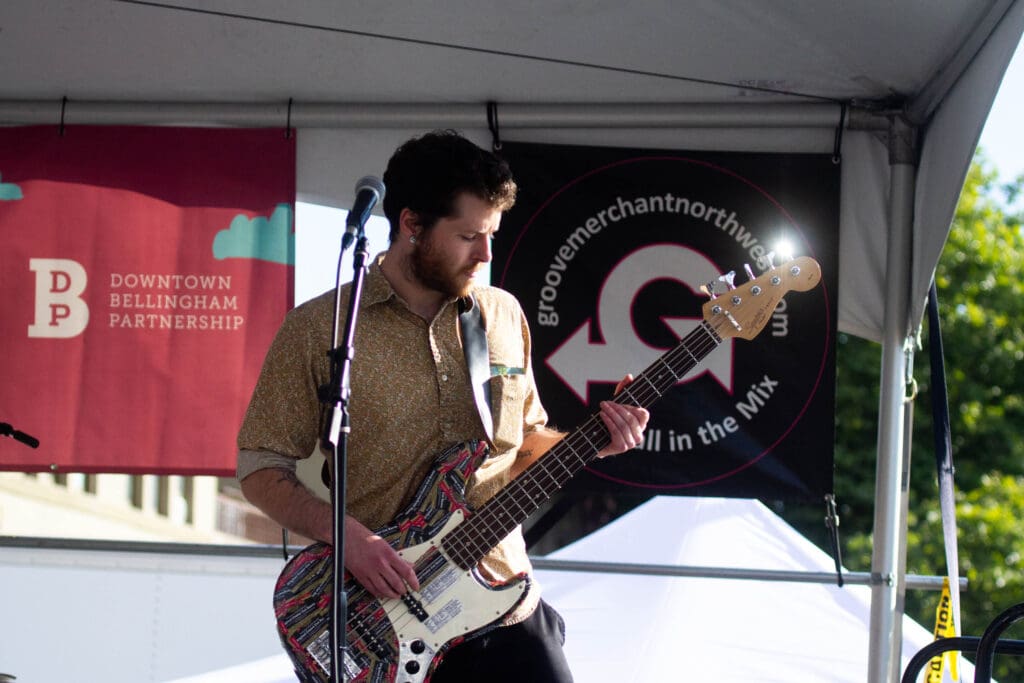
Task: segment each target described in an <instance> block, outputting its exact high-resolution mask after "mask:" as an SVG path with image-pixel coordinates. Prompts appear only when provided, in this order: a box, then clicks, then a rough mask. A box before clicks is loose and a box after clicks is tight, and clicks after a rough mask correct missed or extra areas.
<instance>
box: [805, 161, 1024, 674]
mask: <svg viewBox="0 0 1024 683" xmlns="http://www.w3.org/2000/svg"><path fill="white" fill-rule="evenodd" d="M1022 181H1024V177H1022V178H1017V179H1016V181H1014V182H1011V183H1009V184H1007V185H1003V186H999V185H998V184H997V177H996V174H995V173H994V172H993V171H992V170H991V169H990V168H988V166H987V165H986V162H985V159H984V157H982V156H980V155H979V156H978V157H976V159H975V162H974V163H973V164H972V165H971V168H970V171H969V173H968V176H967V179H966V182H965V184H964V188H963V191H962V193H961V197H960V202H959V204H958V207H957V211H956V216H955V218H954V221H953V225H952V229H951V232H950V235H949V239H948V241H947V243H946V246H945V248H944V250H943V253H942V257H941V260H940V262H939V264H938V267H937V269H936V274H935V282H936V288H937V290H938V300H939V316H940V319H941V325H942V329H941V335H942V342H943V346H944V350H945V368H946V374H947V377H946V384H947V391H948V394H949V411H950V431H951V439H952V444H953V459H954V464H955V467H956V476H955V485H956V489H957V521H958V528H959V557H960V572H961V575H962V576H966V577H967V578H968V581H969V588H968V590H967V591H966V592H964V593H963V595H962V605H961V614H962V624H963V632H964V634H966V635H981V633H982V631H983V630H984V628H985V627H986V626H987V625H988V623H989V622H990V621H991V620H992V618H994V617H995V616H996V615H997V614H998V613H999V612H1001V611H1002V610H1003V609H1005V608H1007V607H1009V606H1011V605H1014V604H1017V603H1020V602H1024V564H1022V559H1021V558H1022V557H1024V523H1022V521H1021V520H1022V519H1024V438H1022V432H1024V371H1019V370H1018V368H1017V366H1018V364H1019V363H1020V362H1021V361H1022V360H1024V238H1022V233H1021V216H1020V214H1019V213H1013V212H1012V211H1011V210H1010V208H1008V207H1011V206H1012V203H1013V201H1014V200H1015V199H1016V198H1018V197H1019V196H1020V192H1021V188H1022V186H1024V184H1022ZM929 332H931V331H929V330H927V325H926V326H925V330H924V344H926V345H927V343H928V338H927V335H928V333H929ZM838 343H839V346H838V350H837V394H836V456H835V463H836V475H835V480H836V494H837V498H838V500H839V502H840V505H841V507H840V512H841V516H842V529H843V536H842V538H841V540H842V541H843V549H844V552H843V554H844V562H845V564H846V565H847V566H848V567H849V568H851V569H854V570H858V571H866V570H868V569H869V567H870V557H871V538H870V533H871V526H872V524H873V516H874V493H875V492H874V484H875V448H876V441H877V418H878V371H879V368H880V363H881V349H880V347H879V346H878V345H877V344H874V343H871V342H867V341H865V340H863V339H857V338H853V337H848V336H844V335H840V337H839V339H838ZM928 363H929V361H928V354H927V350H926V349H925V350H923V351H918V352H917V353H916V354H915V362H914V368H915V370H914V375H915V377H916V379H917V381H918V384H919V390H920V391H919V395H918V397H917V399H916V401H915V405H914V413H915V414H914V432H913V458H912V467H911V484H910V513H909V520H908V523H909V531H908V543H907V570H908V572H910V573H918V574H944V573H945V570H946V560H945V549H944V547H943V540H942V539H943V536H942V527H941V520H940V514H939V504H938V493H937V486H936V475H935V469H936V468H935V455H934V454H935V445H934V437H933V433H932V418H931V396H930V394H931V386H930V382H931V377H930V372H929V367H928ZM819 535H820V534H819ZM937 602H938V595H937V594H935V593H922V592H919V591H911V592H908V595H907V614H909V615H910V616H912V617H914V618H915V619H917V620H918V621H920V622H921V623H922V624H925V625H926V626H928V627H930V626H931V625H932V623H933V622H934V614H935V606H936V604H937ZM1004 660H1008V661H1004ZM1022 673H1024V665H1022V663H1021V662H1020V660H1019V658H999V659H997V667H996V677H997V678H1000V679H1001V680H1024V676H1022Z"/></svg>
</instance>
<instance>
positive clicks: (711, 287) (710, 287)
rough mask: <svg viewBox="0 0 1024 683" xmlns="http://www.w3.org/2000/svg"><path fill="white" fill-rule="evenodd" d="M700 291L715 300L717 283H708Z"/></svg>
mask: <svg viewBox="0 0 1024 683" xmlns="http://www.w3.org/2000/svg"><path fill="white" fill-rule="evenodd" d="M700 291H702V292H704V293H705V294H707V295H708V298H709V299H714V298H715V283H714V281H711V282H708V283H707V284H703V285H701V286H700Z"/></svg>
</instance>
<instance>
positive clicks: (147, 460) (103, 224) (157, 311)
mask: <svg viewBox="0 0 1024 683" xmlns="http://www.w3.org/2000/svg"><path fill="white" fill-rule="evenodd" d="M294 201H295V138H294V136H293V135H286V134H285V131H283V130H281V129H277V130H221V129H218V130H213V129H199V128H170V127H167V128H163V127H161V128H145V127H88V126H69V127H67V128H65V129H63V130H61V129H59V128H58V127H57V126H47V127H43V126H40V127H23V128H7V129H0V232H2V234H3V241H4V249H3V251H2V252H0V288H2V291H3V294H4V297H3V315H2V316H0V338H2V340H3V356H4V371H3V372H4V381H3V382H2V383H0V421H3V422H6V423H9V424H11V425H13V427H14V428H16V429H19V430H21V431H23V432H26V433H28V434H31V435H32V436H35V437H37V438H38V439H39V441H40V446H39V448H38V449H34V450H33V449H29V448H26V447H24V446H23V445H22V444H19V443H16V442H14V441H13V440H10V439H4V440H0V441H2V443H0V469H8V470H25V471H38V470H51V469H52V470H55V471H58V472H60V471H79V472H126V473H177V474H211V475H226V476H227V475H232V474H233V472H234V460H235V435H236V433H237V429H238V425H239V423H240V421H241V417H242V415H243V413H244V410H245V406H246V403H247V401H248V395H249V392H250V391H251V389H252V386H253V384H254V383H255V380H256V376H257V374H258V372H259V368H260V365H261V363H262V360H263V355H264V353H265V352H266V349H267V347H268V346H269V345H270V341H271V339H272V338H273V334H274V332H275V331H276V328H277V325H278V324H279V323H280V321H281V319H282V317H283V316H284V313H285V312H286V311H287V309H288V308H289V306H290V305H291V301H292V289H293V284H292V283H293V275H294V231H293V215H294Z"/></svg>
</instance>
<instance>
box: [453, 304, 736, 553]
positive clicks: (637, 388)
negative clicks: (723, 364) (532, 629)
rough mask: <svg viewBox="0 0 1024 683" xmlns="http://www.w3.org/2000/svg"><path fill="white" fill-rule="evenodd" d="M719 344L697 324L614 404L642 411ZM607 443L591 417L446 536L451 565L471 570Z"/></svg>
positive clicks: (604, 431) (597, 419) (600, 424)
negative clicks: (630, 406)
mask: <svg viewBox="0 0 1024 683" xmlns="http://www.w3.org/2000/svg"><path fill="white" fill-rule="evenodd" d="M719 343H721V339H720V338H718V336H717V335H716V334H715V333H714V330H713V329H712V328H711V327H710V326H708V325H707V323H704V324H702V325H700V326H698V327H697V328H695V329H694V330H693V331H692V332H690V333H689V334H688V335H686V336H685V337H684V338H683V339H682V340H680V343H679V344H678V345H677V346H676V347H675V348H674V349H672V350H671V351H669V352H668V353H666V354H665V355H664V356H662V357H661V358H658V359H657V360H656V361H655V362H654V363H653V364H652V365H651V366H650V367H649V368H648V369H647V370H645V371H644V372H642V373H640V375H638V376H637V378H636V379H635V380H634V381H633V382H632V383H631V384H630V385H629V386H628V387H626V388H625V389H624V390H623V391H621V392H620V393H619V394H618V396H617V397H616V399H615V400H617V401H619V402H622V403H626V404H632V405H637V406H641V407H646V406H649V405H651V404H653V403H654V402H655V401H657V400H658V399H659V398H661V397H662V396H663V395H664V394H665V392H666V391H668V390H669V389H671V388H672V386H673V385H674V384H675V383H676V382H679V381H680V380H681V379H682V378H683V377H685V375H686V373H687V372H688V371H689V369H690V368H692V367H694V366H695V365H696V364H697V363H698V362H700V359H701V358H703V357H704V356H706V355H707V354H708V353H710V351H711V350H713V349H714V347H715V346H717V345H718V344H719ZM610 442H611V435H610V434H609V433H608V430H607V428H606V427H605V425H604V423H603V422H602V421H601V419H600V417H599V416H598V415H591V416H590V418H589V419H588V420H587V421H586V422H584V423H583V424H582V425H581V426H580V427H579V428H578V429H577V430H576V431H575V432H573V433H571V434H569V435H568V436H566V437H565V438H564V439H562V440H561V441H560V442H558V443H557V444H556V445H555V446H554V447H553V448H552V449H551V450H550V451H549V452H548V453H546V454H545V455H544V457H542V458H541V459H540V460H538V461H537V462H535V463H533V464H532V465H530V467H528V468H527V469H526V471H525V472H523V473H522V474H521V475H520V476H519V477H517V478H516V479H515V480H514V481H513V482H512V483H511V484H509V485H508V486H506V487H505V488H504V489H502V490H501V491H499V492H498V493H497V494H496V495H495V496H494V497H493V498H492V499H491V500H490V501H488V502H487V503H486V504H485V505H484V506H483V507H482V508H481V509H480V510H479V511H477V513H476V514H474V515H471V516H470V517H468V518H467V519H466V520H465V522H463V523H462V524H460V525H459V526H457V527H456V528H455V529H453V530H452V532H451V533H450V534H448V536H447V537H446V538H445V539H444V541H443V543H444V546H445V549H446V551H447V552H448V554H449V555H450V556H451V557H452V559H453V561H455V562H456V563H457V564H458V565H459V566H460V567H463V568H466V569H469V568H470V567H472V566H473V565H474V564H475V563H476V562H478V561H479V560H480V559H481V558H482V557H483V556H484V555H485V554H486V553H487V552H488V551H489V550H490V549H491V548H493V547H494V546H495V545H497V544H498V543H499V542H500V541H501V540H502V539H503V538H504V537H505V536H507V535H508V534H509V533H511V531H512V530H513V529H514V528H515V527H516V526H518V525H519V524H521V523H522V522H523V521H524V520H525V519H526V518H527V517H529V516H530V515H531V514H533V513H534V512H535V511H536V510H537V509H538V508H539V507H540V506H541V505H542V504H543V503H544V502H545V501H547V500H548V499H549V498H550V497H551V495H552V494H553V493H554V492H555V491H556V490H558V489H560V488H561V487H562V486H563V485H564V484H565V483H566V482H567V481H568V480H569V479H570V478H572V477H573V476H575V475H576V473H577V472H579V470H581V469H583V467H585V466H586V464H587V463H588V462H589V461H590V460H591V458H593V457H594V456H595V455H597V453H598V452H599V451H600V450H601V449H602V448H604V447H605V446H606V445H607V444H609V443H610Z"/></svg>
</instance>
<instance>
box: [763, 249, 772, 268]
mask: <svg viewBox="0 0 1024 683" xmlns="http://www.w3.org/2000/svg"><path fill="white" fill-rule="evenodd" d="M764 260H765V261H767V262H768V270H775V252H774V251H769V252H768V254H767V255H765V257H764Z"/></svg>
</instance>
